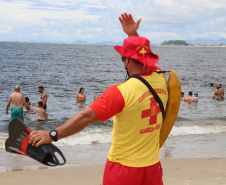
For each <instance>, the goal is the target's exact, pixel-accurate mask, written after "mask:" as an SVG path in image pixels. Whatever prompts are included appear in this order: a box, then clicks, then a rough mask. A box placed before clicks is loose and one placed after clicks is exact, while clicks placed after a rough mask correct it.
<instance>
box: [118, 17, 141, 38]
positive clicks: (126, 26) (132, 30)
mask: <svg viewBox="0 0 226 185" xmlns="http://www.w3.org/2000/svg"><path fill="white" fill-rule="evenodd" d="M119 21H120V23H121V25H122V29H123V31H124V32H125V33H126V34H127V35H128V37H132V36H138V33H137V30H138V28H139V25H140V21H141V18H140V19H138V20H137V22H135V21H134V20H133V16H132V15H131V14H127V13H124V14H121V17H119Z"/></svg>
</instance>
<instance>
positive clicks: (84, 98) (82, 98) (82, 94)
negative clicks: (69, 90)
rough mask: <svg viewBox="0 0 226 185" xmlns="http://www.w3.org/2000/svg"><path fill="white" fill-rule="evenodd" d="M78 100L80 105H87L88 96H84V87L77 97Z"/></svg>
mask: <svg viewBox="0 0 226 185" xmlns="http://www.w3.org/2000/svg"><path fill="white" fill-rule="evenodd" d="M76 100H77V102H79V103H85V101H86V95H85V94H84V88H83V87H81V88H80V90H79V93H78V94H77V96H76Z"/></svg>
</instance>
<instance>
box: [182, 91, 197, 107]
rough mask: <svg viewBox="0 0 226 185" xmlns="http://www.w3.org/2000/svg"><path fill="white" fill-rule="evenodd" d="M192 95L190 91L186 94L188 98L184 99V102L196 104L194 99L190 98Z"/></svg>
mask: <svg viewBox="0 0 226 185" xmlns="http://www.w3.org/2000/svg"><path fill="white" fill-rule="evenodd" d="M192 95H193V93H192V91H189V92H188V97H186V98H184V101H185V102H188V103H189V104H190V103H192V102H196V98H194V97H192Z"/></svg>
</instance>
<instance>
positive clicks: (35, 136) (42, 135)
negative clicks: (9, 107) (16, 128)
mask: <svg viewBox="0 0 226 185" xmlns="http://www.w3.org/2000/svg"><path fill="white" fill-rule="evenodd" d="M52 141H53V139H52V138H51V137H50V136H49V132H47V131H44V130H38V131H33V132H31V133H30V141H29V143H30V144H32V146H36V147H38V146H40V145H42V144H49V143H51V142H52Z"/></svg>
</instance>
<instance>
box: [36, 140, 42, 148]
mask: <svg viewBox="0 0 226 185" xmlns="http://www.w3.org/2000/svg"><path fill="white" fill-rule="evenodd" d="M42 144H44V143H43V141H42V140H40V141H38V142H37V143H36V144H35V146H36V147H39V146H40V145H42Z"/></svg>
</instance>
